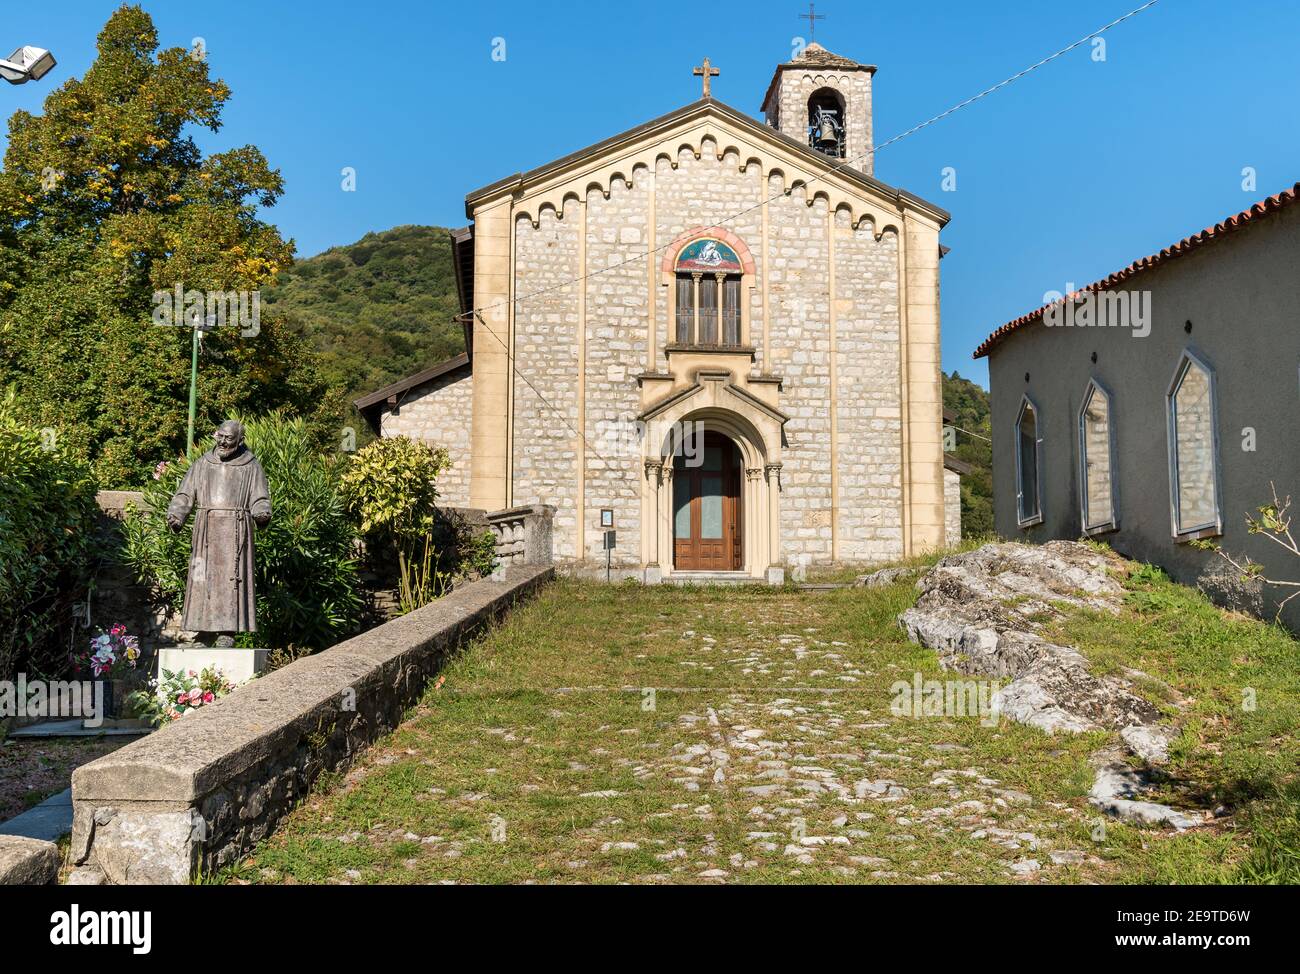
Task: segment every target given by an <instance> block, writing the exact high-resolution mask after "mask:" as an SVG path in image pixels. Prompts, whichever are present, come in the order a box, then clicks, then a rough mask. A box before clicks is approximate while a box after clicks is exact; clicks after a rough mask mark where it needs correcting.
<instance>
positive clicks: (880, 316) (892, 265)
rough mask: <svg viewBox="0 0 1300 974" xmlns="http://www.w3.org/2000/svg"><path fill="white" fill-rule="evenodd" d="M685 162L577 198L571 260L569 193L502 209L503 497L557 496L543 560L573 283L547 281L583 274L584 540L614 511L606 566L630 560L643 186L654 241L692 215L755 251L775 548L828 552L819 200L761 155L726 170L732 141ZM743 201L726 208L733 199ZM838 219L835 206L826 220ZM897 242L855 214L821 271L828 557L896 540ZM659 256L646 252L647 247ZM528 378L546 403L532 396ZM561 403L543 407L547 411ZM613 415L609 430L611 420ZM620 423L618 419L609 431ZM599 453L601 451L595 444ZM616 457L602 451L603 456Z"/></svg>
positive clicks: (574, 362) (570, 406)
mask: <svg viewBox="0 0 1300 974" xmlns="http://www.w3.org/2000/svg"><path fill="white" fill-rule="evenodd" d="M700 148H701V155H700V158H699V159H696V158H695V156H694V154H693V153H692V152H691V151H689V150H685V149H683V150H680V151H679V152H678V155H677V159H678V167H677V168H676V169H674V168H673V167H672V166H671V165H670V164H669V163H668V162H667V161H666V160H661V161H660V162H659V163H658V165H657V167H656V171H655V172H654V174H653V175H652V174H651V173H650V172H649V171H647V170H646V169H644V168H641V169H638V170H637V171H635V172H633V173H630V174H629V178H630V179H631V181H632V183H633V186H632V187H631V188H628V187H627V186H626V185H625V184H624V182H623V181H621V180H614V183H613V185H612V186H611V187H610V195H609V198H608V199H606V198H605V197H604V195H603V193H601V192H598V191H595V190H593V191H591V192H590V193H589V194H588V199H587V213H586V220H587V225H588V229H587V240H586V248H587V255H586V257H587V259H586V265H585V268H583V269H582V270H581V271H580V270H579V268H578V245H579V241H578V228H579V226H580V222H581V220H582V213H581V210H582V207H581V205H580V204H579V203H577V202H576V201H573V200H570V201H569V202H568V203H567V204H566V206H565V212H564V216H563V218H562V219H560V218H558V217H557V216H556V214H555V213H554V211H553V210H551V209H549V208H547V209H544V210H543V211H542V213H541V214H540V221H539V226H538V227H536V228H534V227H533V225H532V223H531V221H530V220H528V219H526V218H521V219H520V220H519V221H518V222H517V223H516V224H515V234H516V237H515V253H516V280H515V289H516V293H517V294H518V295H520V296H521V299H520V300H519V302H518V304H517V308H516V317H515V356H516V359H515V364H516V367H517V368H518V369H519V370H520V372H521V373H522V374H523V375H524V376H526V377H527V381H526V382H525V381H524V379H522V378H520V377H518V376H516V377H515V379H514V380H513V381H514V397H515V399H514V402H515V405H514V409H515V425H514V443H513V464H514V494H513V496H514V501H515V503H517V504H549V505H552V506H554V507H555V508H556V515H555V522H554V531H555V535H554V547H555V555H556V559H557V561H559V562H566V561H572V560H574V558H575V557H576V556H577V555H578V554H579V553H578V551H577V530H576V526H577V516H578V512H577V510H576V500H577V495H578V491H577V484H576V476H577V463H576V459H577V458H576V453H575V444H576V440H577V437H576V435H575V434H574V432H573V430H572V429H571V428H570V426H572V427H575V428H576V426H577V423H578V404H577V389H578V368H579V365H578V352H579V342H578V333H577V325H578V296H577V287H576V286H570V287H554V289H553V290H546V291H545V292H544V293H541V294H535V293H534V292H537V291H538V290H539V289H543V288H550V287H553V286H554V285H557V284H561V283H563V282H565V281H568V280H572V279H573V278H576V277H578V276H580V273H583V272H585V274H586V275H588V276H587V279H586V282H585V287H586V311H587V332H586V336H585V339H586V367H585V371H584V380H585V387H586V413H587V416H586V429H585V433H586V438H587V459H586V470H587V481H586V487H585V506H586V510H585V512H584V514H583V517H584V518H585V525H586V530H585V540H586V549H587V550H586V551H585V552H584V553H583V554H585V556H586V559H587V560H588V561H599V562H600V564H601V565H602V566H603V563H604V557H603V553H602V552H601V551H600V550H599V544H600V531H599V527H598V525H599V511H600V508H601V507H614V508H615V509H616V519H617V526H618V530H619V541H620V545H619V547H618V548H617V549H616V551H615V554H616V559H615V563H616V564H630V565H635V564H637V563H638V561H639V558H640V552H639V550H638V543H637V540H636V539H637V538H639V535H640V523H639V515H640V496H641V495H640V491H641V481H642V478H643V476H644V473H643V470H642V469H641V449H640V444H639V443H638V441H637V440H636V438H635V435H634V434H633V433H632V432H631V431H632V430H633V429H634V427H633V426H632V425H631V424H632V422H633V420H634V419H635V416H636V415H637V413H638V411H639V408H640V390H639V388H638V384H637V378H636V377H637V375H638V374H639V373H641V372H642V371H645V370H646V365H647V362H646V349H647V344H648V334H647V330H646V329H647V320H646V319H647V310H648V308H647V301H648V297H649V289H650V277H649V268H647V266H646V263H645V259H644V258H641V259H637V255H639V254H644V253H645V252H646V250H647V249H648V248H647V244H648V242H649V241H648V240H647V236H646V231H647V226H646V221H647V218H648V215H649V203H650V200H649V193H650V183H651V180H652V179H653V186H654V194H655V197H654V198H655V216H656V228H655V237H654V240H653V245H654V247H655V248H659V247H662V246H664V245H665V244H666V243H668V242H669V241H671V240H672V239H673V238H674V237H675V236H677V235H678V234H680V233H682V232H684V231H686V230H689V229H691V228H693V227H696V226H709V225H713V224H721V225H724V226H726V228H727V229H728V230H729V231H731V232H733V233H735V234H736V235H738V236H739V237H740V238H741V239H742V240H744V241H745V243H746V244H747V245H748V247H749V249H750V250H751V252H752V253H753V255H754V258H755V262H756V265H757V267H756V280H755V282H754V287H753V288H747V289H745V291H744V293H745V294H746V295H747V296H748V300H749V301H750V329H751V331H750V334H749V335H748V342H749V343H750V344H751V345H753V346H754V347H755V349H756V357H757V361H756V362H755V365H754V367H753V369H754V372H770V373H773V374H776V375H779V376H782V377H783V379H784V388H783V391H782V392H781V394H780V408H781V409H782V410H783V411H784V412H786V413H787V414H789V415H790V417H791V419H790V422H789V423H788V424H787V425H786V440H787V443H786V445H785V446H784V448H783V451H784V452H783V457H782V460H783V463H784V467H783V470H782V478H781V479H782V483H783V486H784V493H783V495H782V497H781V506H782V523H781V536H782V542H781V543H782V550H781V555H780V560H781V561H782V562H785V563H790V564H795V563H798V562H799V561H800V560H803V561H805V562H806V563H807V564H824V563H827V562H829V561H830V560H831V557H832V551H831V454H830V409H829V399H830V379H831V369H830V356H831V342H830V337H831V336H830V310H831V308H830V294H829V287H830V274H829V266H828V256H829V254H828V241H827V223H826V221H827V219H828V213H827V206H826V203H825V202H824V201H823V200H816V201H814V203H813V205H812V206H808V205H807V202H806V200H807V197H806V196H805V191H804V189H803V188H802V187H798V188H796V189H795V190H794V192H793V193H792V194H791V195H790V196H788V197H785V196H780V194H781V193H782V192H783V191H784V189H785V185H784V182H783V179H782V177H781V176H780V175H778V174H774V175H773V176H772V177H771V179H770V180H764V179H763V178H762V176H761V174H760V171H759V167H757V166H751V167H749V168H748V170H747V171H746V172H743V173H742V172H741V171H740V166H741V164H742V162H743V161H744V160H742V159H740V158H739V156H738V155H737V154H736V153H735V152H734V151H733V152H729V153H728V154H727V155H726V157H725V158H723V159H721V160H719V159H718V157H717V146H716V144H715V143H713V142H712V141H710V140H708V139H706V140H704V142H703V143H702V145H701V146H700ZM770 197H779V198H777V199H775V200H774V201H773V202H771V203H770V204H769V252H768V255H767V261H766V270H767V273H768V274H770V281H769V289H770V301H771V305H772V307H771V315H770V320H769V321H768V327H769V328H770V331H771V334H770V342H771V349H772V361H771V362H764V361H762V357H761V356H762V352H761V350H762V346H763V323H764V308H763V307H762V294H763V281H762V275H763V273H764V269H765V264H764V260H763V235H762V219H763V218H762V211H761V208H759V207H757V206H756V205H755V204H757V203H759V202H760V201H761V200H764V199H768V198H770ZM742 211H745V212H743V214H742V215H741V216H740V217H738V218H735V217H734V215H735V214H737V213H742ZM842 219H843V218H842ZM897 246H898V241H897V239H896V237H895V236H894V235H893V234H892V233H889V234H886V235H885V236H884V237H883V238H882V239H881V240H880V241H877V240H876V239H875V236H874V232H873V228H871V227H869V226H868V225H865V224H864V226H863V228H862V229H860V230H856V231H855V230H852V229H851V228H849V226H848V224H847V219H845V220H844V225H843V226H842V227H840V228H839V229H838V230H837V240H836V250H837V258H836V263H837V266H836V275H837V297H838V299H839V303H838V304H837V309H838V322H839V323H838V328H837V332H836V343H837V369H838V373H839V382H840V388H839V424H840V427H839V448H840V459H839V464H838V471H839V486H840V510H841V514H840V523H839V545H840V550H839V556H840V559H841V560H849V561H856V562H870V561H878V560H884V559H887V558H893V557H898V556H899V555H900V554H901V552H902V532H901V523H900V522H901V514H900V504H901V462H900V461H901V457H900V437H901V433H900V423H901V418H900V416H901V414H900V403H899V378H898V376H899V334H898V292H897V287H898V282H897ZM661 257H662V254H661V253H659V254H656V256H655V260H656V262H657V261H658V260H659V259H660V258H661ZM655 282H656V283H655V289H654V301H655V322H656V327H657V335H656V341H655V346H656V356H655V361H654V370H656V371H663V370H666V369H667V358H666V356H665V353H664V351H663V349H664V346H665V344H666V343H668V342H669V341H670V339H671V337H672V323H671V322H670V321H669V316H668V312H669V295H668V290H669V289H668V287H665V286H663V285H662V284H661V283H659V275H658V273H656V274H655ZM534 387H535V389H536V390H537V391H538V392H540V393H542V395H544V396H545V397H546V399H547V400H548V401H549V402H550V404H551V407H555V408H550V407H546V406H544V405H543V404H542V403H541V402H540V401H539V400H538V396H537V392H534ZM557 408H558V410H559V413H560V414H561V415H562V416H563V417H564V420H561V419H560V418H559V416H557V413H556V409H557ZM624 423H626V424H627V429H625V430H624V429H623V424H624ZM619 431H621V432H619ZM598 454H599V455H598ZM615 454H616V455H617V456H615Z"/></svg>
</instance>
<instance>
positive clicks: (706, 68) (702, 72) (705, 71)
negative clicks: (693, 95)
mask: <svg viewBox="0 0 1300 974" xmlns="http://www.w3.org/2000/svg"><path fill="white" fill-rule="evenodd" d="M691 73H692V74H694V75H695V77H697V78H700V77H702V78H704V95H703V97H705V98H711V97H713V96H712V95H710V94H709V79H710V78H716V77H717V76H718V75H720V74H722V71H720V70H719V69H718V68H715V67H714V66H713V65H712V64H710V63H709V59H708V58H705V59H704V63H703V64H702V65H700V66H699V67H698V68H692V69H691Z"/></svg>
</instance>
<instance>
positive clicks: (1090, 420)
mask: <svg viewBox="0 0 1300 974" xmlns="http://www.w3.org/2000/svg"><path fill="white" fill-rule="evenodd" d="M1079 495H1080V508H1081V514H1082V519H1083V530H1084V533H1085V534H1098V533H1100V532H1102V531H1112V530H1114V529H1115V528H1117V527H1118V526H1119V523H1118V517H1117V515H1116V513H1115V417H1114V415H1113V410H1112V409H1111V398H1110V393H1108V392H1107V391H1106V389H1105V387H1104V386H1103V385H1102V384H1101V383H1100V382H1098V381H1097V380H1096V379H1092V380H1091V381H1090V382H1089V383H1088V388H1087V389H1086V390H1085V391H1084V394H1083V405H1082V406H1081V407H1080V408H1079Z"/></svg>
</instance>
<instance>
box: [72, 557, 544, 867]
mask: <svg viewBox="0 0 1300 974" xmlns="http://www.w3.org/2000/svg"><path fill="white" fill-rule="evenodd" d="M552 573H553V570H552V569H551V568H550V567H548V566H538V567H522V566H520V567H512V568H509V569H508V570H506V571H505V572H503V573H502V576H501V578H500V580H492V579H483V580H481V581H476V582H471V583H469V584H467V585H464V586H462V587H460V588H457V589H455V590H453V591H452V592H451V593H450V594H448V595H447V596H445V597H444V598H441V599H439V600H438V601H436V602H433V603H431V604H430V605H427V606H425V607H424V608H422V609H419V610H417V611H415V612H412V613H411V614H409V615H406V616H402V617H400V618H398V619H395V620H393V621H392V622H388V623H385V624H384V625H382V626H379V627H377V628H375V629H372V630H370V631H369V632H366V633H363V634H362V635H360V636H357V637H355V638H353V639H349V640H346V641H345V642H342V643H339V644H338V645H337V646H333V647H331V648H329V649H327V650H325V651H324V652H321V653H317V654H316V655H314V656H309V657H306V658H304V659H300V660H297V661H296V662H294V663H291V664H290V665H288V666H286V667H284V668H283V669H280V670H276V671H275V672H274V673H270V674H268V675H267V676H264V677H261V678H259V679H257V680H254V681H253V682H252V683H250V684H248V685H247V686H244V687H241V688H240V689H239V690H236V691H235V692H234V693H232V694H231V695H230V696H229V697H226V698H224V699H222V700H219V701H218V702H217V703H215V704H213V705H211V706H209V707H204V708H202V709H200V710H197V711H195V712H194V713H192V714H189V715H187V716H185V717H184V718H182V719H181V720H179V721H178V722H177V723H175V724H172V725H170V726H168V727H166V728H165V729H163V730H161V731H159V732H158V733H155V734H151V735H150V736H148V737H146V738H143V739H142V740H139V741H136V742H134V743H132V744H128V745H127V746H126V747H124V748H122V749H121V750H119V751H115V752H114V753H112V754H109V755H106V756H104V757H102V758H99V759H98V760H96V761H92V762H91V763H90V764H86V765H83V766H82V767H80V768H78V769H77V770H76V771H75V772H74V773H73V776H72V802H73V826H72V849H71V853H70V855H71V859H72V862H73V863H75V864H76V865H77V866H79V867H81V868H80V869H78V870H77V872H75V873H74V874H73V878H74V880H75V881H78V882H87V881H89V882H97V881H103V882H108V883H185V882H189V881H190V880H191V879H193V878H194V877H196V876H197V875H198V874H200V873H201V872H212V871H214V870H216V869H219V868H221V867H223V866H226V865H228V864H230V863H232V862H234V861H236V860H238V859H239V858H240V857H241V856H243V855H245V854H247V853H248V852H249V851H250V850H251V849H252V847H253V846H254V844H255V843H257V842H258V841H260V840H261V839H263V838H265V837H266V836H267V835H269V834H270V833H271V832H272V831H274V829H275V826H276V823H277V822H278V821H279V819H280V818H281V817H282V816H283V815H284V814H285V813H286V812H288V811H289V810H290V809H291V808H292V807H293V806H294V805H295V804H296V803H297V802H298V801H300V800H301V799H302V798H303V797H304V796H305V795H306V794H307V791H308V789H309V788H310V787H311V784H312V782H314V781H315V780H316V778H317V777H318V776H319V775H320V774H321V772H323V771H327V770H334V769H337V768H340V767H344V766H346V765H347V764H348V763H349V762H350V761H351V759H352V757H353V756H354V755H355V754H356V753H357V752H358V751H359V750H361V749H362V748H364V747H365V746H366V745H368V744H370V743H371V742H372V741H374V740H375V739H377V738H378V737H380V736H381V735H383V734H385V733H387V732H388V731H390V730H391V729H392V728H394V727H395V726H396V725H397V724H398V723H399V722H400V720H401V719H402V715H403V713H404V712H405V710H406V709H407V708H408V707H409V706H411V705H412V704H413V703H414V702H415V701H416V700H417V699H418V697H419V695H420V693H421V691H422V690H423V688H424V684H425V682H426V680H427V679H428V678H429V677H430V676H431V675H432V674H433V673H435V672H436V671H437V669H438V668H439V666H440V665H441V663H442V661H443V660H444V659H445V658H446V656H447V654H448V653H449V652H450V651H452V650H454V649H455V648H456V646H457V645H458V644H459V643H460V642H461V640H463V639H464V638H465V637H466V636H467V635H470V634H471V633H473V632H475V631H477V630H479V629H481V628H482V627H483V626H484V625H485V624H487V623H488V622H490V621H491V620H492V619H494V618H496V617H498V616H500V615H501V614H503V613H504V612H505V611H507V610H508V609H509V608H510V607H511V606H512V605H513V604H514V603H516V602H518V601H519V600H520V599H523V598H526V597H528V596H530V595H532V594H533V593H534V592H535V591H536V590H537V589H538V588H539V587H541V585H543V584H544V583H545V582H546V581H548V580H549V579H550V578H551V576H552Z"/></svg>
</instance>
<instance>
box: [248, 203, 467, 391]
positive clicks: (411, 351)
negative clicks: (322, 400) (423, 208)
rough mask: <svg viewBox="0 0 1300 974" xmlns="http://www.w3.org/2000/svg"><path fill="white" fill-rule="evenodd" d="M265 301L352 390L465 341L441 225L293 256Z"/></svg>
mask: <svg viewBox="0 0 1300 974" xmlns="http://www.w3.org/2000/svg"><path fill="white" fill-rule="evenodd" d="M266 301H267V304H268V306H269V307H272V308H274V309H275V310H276V311H277V312H278V313H280V314H281V315H283V317H284V319H285V320H286V321H288V322H291V323H292V324H293V326H294V328H295V330H300V331H301V332H302V333H303V334H304V335H306V336H307V337H308V339H309V340H310V341H311V343H312V345H313V346H314V347H315V349H316V350H317V352H318V353H319V354H320V357H321V370H322V373H323V374H324V375H325V377H326V379H327V380H328V381H329V382H330V384H331V385H335V386H338V387H340V388H342V389H344V390H345V391H346V392H347V393H348V394H349V395H351V396H357V395H360V394H362V393H366V392H371V391H373V390H375V389H378V388H380V387H381V386H384V385H387V384H388V383H390V382H393V381H395V380H397V379H401V378H403V377H405V376H408V375H411V374H412V373H414V372H419V371H420V370H421V369H426V368H428V367H429V366H430V365H432V364H434V363H435V362H438V361H441V360H442V359H446V358H451V357H452V356H454V355H459V354H460V353H461V352H463V351H465V339H464V335H463V333H462V331H461V327H460V325H458V324H456V323H455V321H454V320H453V319H454V318H455V316H456V314H457V313H459V311H460V305H459V302H458V300H457V298H456V279H455V274H454V272H453V270H452V266H451V242H450V239H449V235H448V231H447V230H445V229H443V228H442V227H423V226H403V227H393V228H392V229H391V230H384V231H382V232H380V233H368V234H366V235H365V236H364V237H362V238H361V239H360V240H358V241H357V242H356V243H353V244H348V245H347V246H344V247H331V248H330V249H329V250H327V251H325V252H324V253H322V254H317V255H316V256H315V257H308V258H306V259H304V260H300V261H298V262H297V263H295V264H294V265H293V266H292V267H290V268H288V269H286V270H285V271H284V272H283V273H282V274H281V275H280V276H279V279H278V280H277V282H276V286H275V287H274V288H272V289H270V290H268V291H267V292H266Z"/></svg>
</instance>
